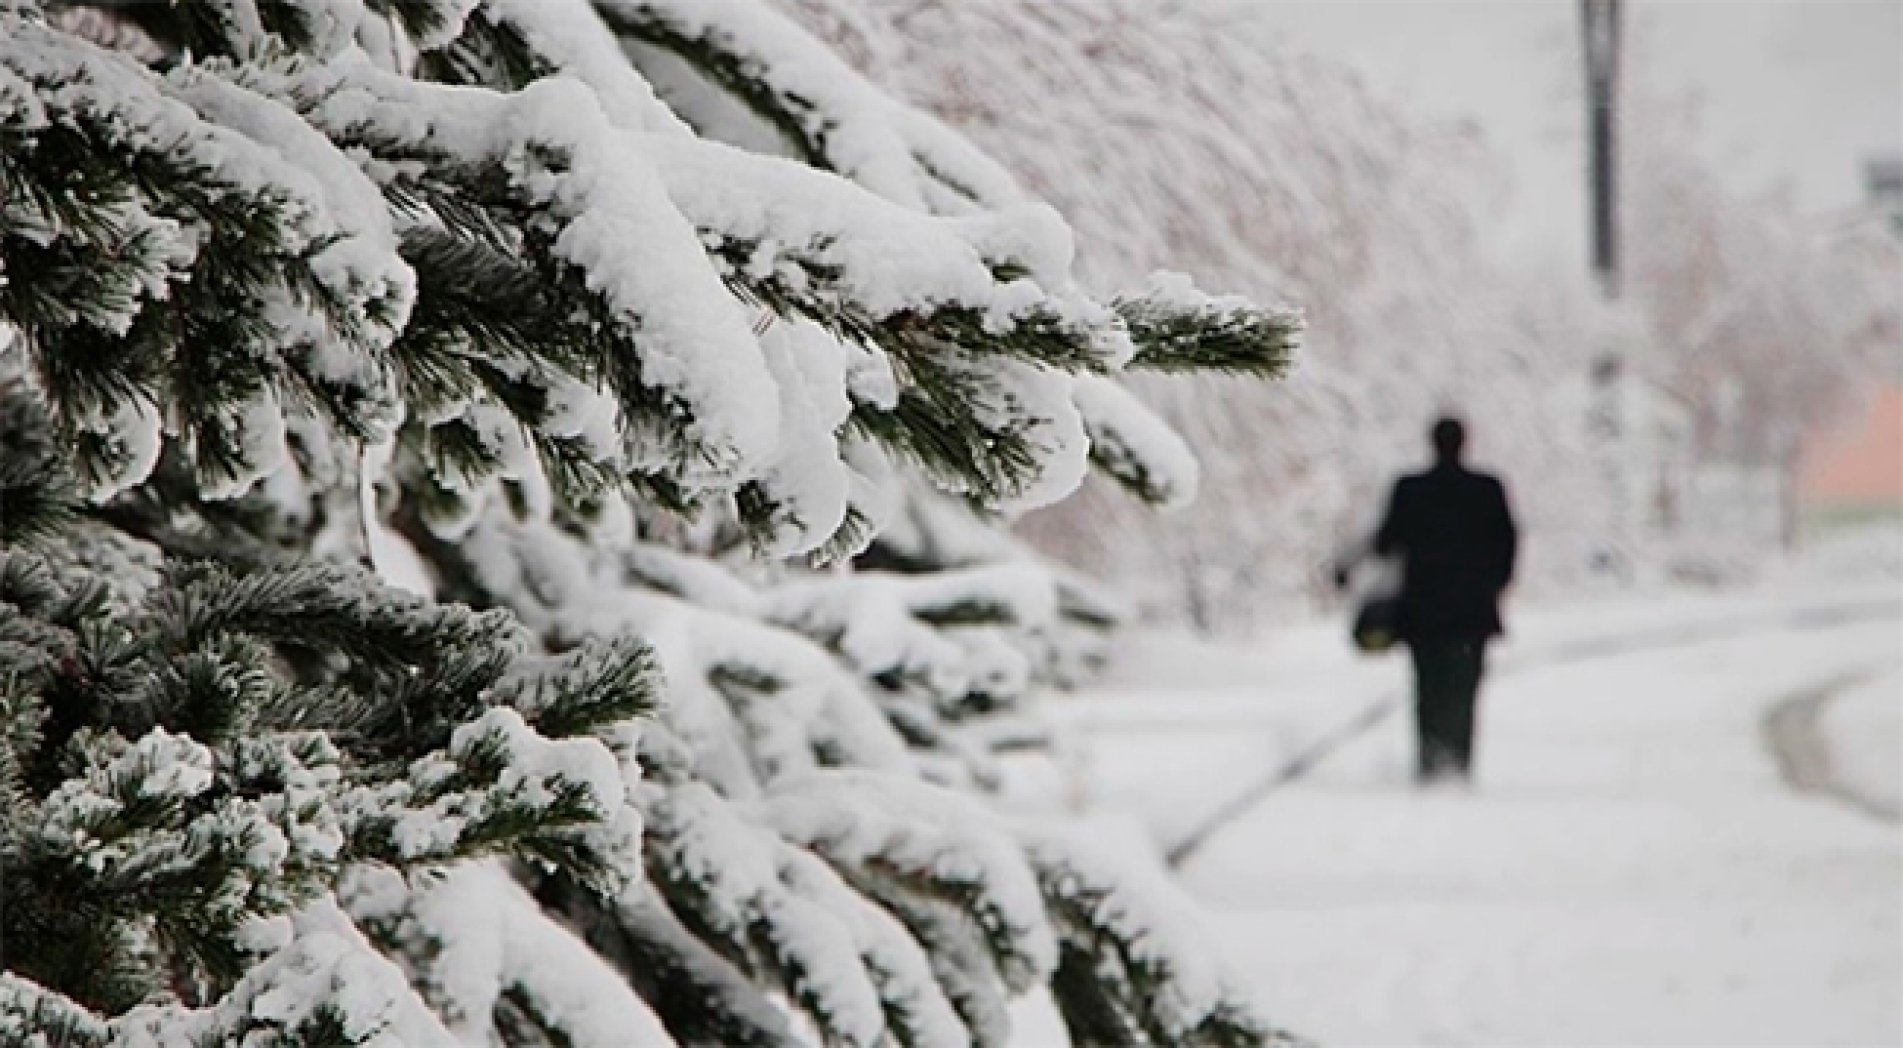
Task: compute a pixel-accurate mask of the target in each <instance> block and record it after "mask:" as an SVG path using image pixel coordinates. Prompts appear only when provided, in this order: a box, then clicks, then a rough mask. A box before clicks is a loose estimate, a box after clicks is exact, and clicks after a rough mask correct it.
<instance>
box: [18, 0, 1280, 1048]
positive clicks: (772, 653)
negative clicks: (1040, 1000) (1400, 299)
mask: <svg viewBox="0 0 1903 1048" xmlns="http://www.w3.org/2000/svg"><path fill="white" fill-rule="evenodd" d="M1069 264H1070V246H1069V240H1068V233H1067V231H1066V230H1065V228H1064V226H1063V224H1062V222H1061V221H1060V220H1059V219H1058V218H1057V217H1056V216H1055V215H1054V214H1053V213H1052V212H1050V211H1049V209H1047V208H1044V207H1042V206H1041V205H1038V204H1036V203H1035V202H1034V201H1031V200H1029V199H1027V198H1026V197H1025V196H1024V195H1023V194H1022V193H1021V191H1020V190H1019V189H1018V188H1017V187H1016V186H1015V185H1014V184H1013V183H1012V181H1011V179H1010V178H1009V177H1008V176H1007V175H1005V173H1004V172H1002V171H1001V170H1000V169H998V168H997V167H996V166H995V165H994V164H992V163H990V162H989V161H988V160H986V159H985V158H984V157H982V156H981V155H979V154H977V153H976V152H975V151H973V150H972V149H971V148H970V147H968V146H967V145H965V144H964V143H963V142H962V141H961V140H960V139H958V138H957V137H956V136H955V135H953V134H951V133H950V132H949V131H947V130H946V129H945V128H943V127H942V126H940V125H939V124H937V123H935V122H934V121H932V120H930V119H928V118H926V117H924V116H922V115H920V114H919V113H917V112H915V111H913V110H910V109H908V108H906V107H905V106H903V105H901V104H899V103H898V102H896V101H894V100H892V99H891V98H889V97H887V96H884V95H882V94H880V93H878V92H877V91H875V90H872V89H871V88H869V87H868V86H867V85H866V84H865V83H864V82H863V81H861V80H860V79H859V78H858V77H856V76H855V75H853V74H852V73H851V72H850V71H849V70H847V69H846V68H845V67H844V66H842V65H841V64H840V63H839V62H838V61H837V60H836V59H835V58H834V57H833V56H832V55H830V54H829V53H828V52H827V51H826V50H825V49H824V48H823V47H821V46H819V45H817V44H816V43H815V42H814V41H813V40H812V39H810V38H809V37H807V36H806V35H804V34H803V33H801V32H800V31H798V30H797V29H796V28H795V27H794V26H793V25H792V24H791V23H789V22H787V21H786V20H785V19H783V18H782V17H780V16H779V15H778V14H776V13H775V12H774V11H773V10H772V9H771V8H770V7H767V6H764V5H763V4H760V3H757V2H723V0H691V2H689V0H679V2H637V0H595V2H593V3H590V2H589V0H268V2H267V0H172V2H170V3H138V2H116V0H91V2H79V0H0V450H3V451H4V455H0V801H3V802H4V804H3V806H0V873H3V875H4V878H5V880H4V882H3V883H4V888H5V891H4V896H3V897H0V965H3V966H4V971H3V972H0V1040H4V1041H5V1042H6V1043H9V1044H11V1043H27V1044H49V1045H68V1044H71V1045H91V1044H113V1045H176V1044H184V1043H193V1044H212V1043H240V1042H241V1043H245V1044H258V1045H263V1044H280V1045H318V1044H323V1045H372V1044H374V1045H379V1046H383V1045H398V1044H402V1045H410V1044H417V1045H434V1044H444V1045H447V1044H468V1043H476V1044H508V1045H591V1046H624V1045H629V1044H643V1045H645V1044H664V1043H669V1042H674V1043H683V1044H723V1045H741V1044H760V1045H767V1044H783V1043H799V1042H803V1041H819V1042H823V1043H837V1044H846V1045H872V1044H884V1043H897V1044H906V1045H957V1044H973V1043H976V1044H1000V1043H1003V1042H1004V1041H1006V1040H1007V1038H1008V1036H1009V1028H1008V1015H1007V1010H1006V1008H1007V1003H1008V1001H1009V1000H1010V999H1011V998H1012V997H1013V996H1014V995H1017V994H1021V993H1024V992H1027V991H1030V990H1032V989H1034V988H1036V987H1039V986H1044V987H1048V988H1049V992H1050V993H1051V995H1052V997H1053V998H1054V1000H1055V1002H1056V1005H1057V1007H1058V1009H1059V1010H1060V1011H1061V1013H1062V1015H1063V1017H1064V1019H1065V1021H1066V1023H1067V1024H1068V1026H1069V1027H1070V1030H1071V1032H1072V1035H1073V1037H1074V1039H1076V1040H1077V1041H1078V1042H1080V1043H1119V1044H1121V1043H1220V1044H1257V1043H1263V1042H1269V1041H1279V1040H1281V1039H1283V1037H1284V1035H1282V1034H1280V1033H1278V1032H1276V1031H1274V1030H1273V1029H1272V1028H1271V1027H1269V1026H1267V1025H1265V1024H1264V1023H1263V1022H1262V1021H1261V1020H1260V1019H1259V1018H1256V1017H1255V1016H1253V1015H1251V1014H1250V1013H1249V1011H1248V1009H1247V1008H1246V1007H1245V1006H1244V1005H1243V1004H1242V1003H1241V1002H1239V1001H1238V1000H1236V998H1235V997H1234V995H1233V994H1232V993H1231V991H1230V990H1229V988H1228V987H1227V985H1226V983H1225V982H1224V980H1223V978H1222V976H1221V974H1220V972H1218V971H1216V970H1215V969H1214V967H1212V966H1211V965H1210V964H1209V962H1208V959H1207V958H1206V957H1203V956H1201V955H1200V953H1199V950H1198V947H1197V944H1196V943H1195V942H1194V941H1193V938H1192V937H1191V936H1189V935H1186V934H1185V933H1184V932H1183V931H1182V930H1181V929H1180V928H1179V927H1177V926H1176V924H1175V918H1173V917H1172V915H1171V905H1170V901H1169V897H1168V891H1167V889H1166V888H1159V887H1158V886H1155V885H1146V884H1144V883H1143V880H1142V878H1141V877H1140V876H1139V877H1126V876H1125V875H1123V874H1122V873H1121V872H1120V871H1119V870H1118V869H1117V864H1116V863H1115V862H1114V857H1109V858H1107V857H1105V856H1100V855H1093V854H1091V853H1090V852H1089V850H1088V849H1087V848H1086V847H1085V846H1084V845H1083V844H1081V843H1080V842H1078V841H1076V840H1073V839H1070V838H1067V837H1066V836H1065V835H1064V834H1063V832H1062V831H1061V829H1059V828H1054V827H1049V826H1041V825H1036V824H1033V823H1030V822H1027V821H1026V820H1023V819H1020V818H1012V817H1007V816H1006V815H1004V814H1002V813H1000V812H998V811H997V810H996V809H994V808H992V807H989V806H988V805H987V804H986V803H985V802H984V800H983V799H982V796H980V795H978V794H976V793H974V792H973V791H972V790H970V789H962V788H959V787H962V786H975V787H978V788H980V789H982V787H983V785H984V784H985V782H986V781H987V779H988V770H987V762H986V749H987V746H988V745H989V743H988V741H987V736H986V734H985V731H984V730H983V724H982V723H981V722H982V721H983V718H982V717H980V716H979V714H981V713H984V712H987V711H995V710H997V709H1001V708H1009V707H1011V706H1012V705H1013V704H1014V703H1015V702H1016V700H1017V699H1018V698H1019V697H1020V696H1021V695H1022V694H1023V693H1024V692H1025V691H1026V689H1027V688H1028V687H1029V686H1030V685H1031V684H1032V683H1033V682H1034V681H1036V680H1039V679H1045V678H1049V677H1054V676H1057V675H1059V674H1061V673H1062V672H1064V667H1065V666H1066V656H1065V653H1066V652H1067V651H1070V650H1072V649H1071V646H1070V645H1068V644H1067V643H1066V641H1065V636H1066V633H1067V631H1069V630H1071V629H1073V628H1075V627H1077V626H1079V625H1080V624H1088V625H1095V626H1102V625H1104V624H1106V623H1107V621H1108V619H1109V618H1110V613H1109V612H1108V611H1107V610H1105V608H1104V607H1103V606H1102V602H1101V601H1098V600H1094V599H1092V598H1090V597H1089V596H1088V593H1089V591H1088V588H1087V587H1086V586H1084V585H1082V584H1081V583H1078V582H1076V581H1074V580H1068V579H1063V578H1060V577H1059V576H1058V575H1056V574H1054V573H1051V572H1048V571H1044V570H1041V569H1038V568H1037V567H1036V564H1035V562H1034V561H1032V560H1030V559H1028V558H1026V557H1025V556H1024V555H1023V554H1022V553H1020V552H1018V551H1015V550H1014V549H1013V548H1012V547H1010V545H1009V544H1008V543H1002V542H997V541H993V542H989V543H987V542H984V541H977V540H974V539H973V537H972V536H976V535H983V534H984V533H985V529H986V527H987V525H986V516H985V515H987V514H999V513H1010V512H1015V511H1017V510H1021V509H1023V508H1026V507H1029V506H1035V505H1039V504H1044V503H1048V502H1049V501H1052V500H1054V499H1058V498H1061V497H1063V496H1064V495H1065V494H1066V493H1067V492H1068V491H1070V490H1071V489H1072V488H1073V487H1074V486H1075V485H1076V483H1077V481H1078V479H1079V478H1080V477H1081V475H1082V474H1083V472H1084V471H1085V469H1086V468H1087V463H1089V462H1092V461H1094V462H1095V463H1096V464H1097V465H1099V466H1100V467H1102V468H1103V469H1105V470H1106V471H1108V472H1110V473H1111V474H1112V475H1114V476H1116V477H1117V478H1118V479H1120V480H1122V481H1123V482H1125V483H1126V484H1127V485H1129V486H1130V487H1132V488H1133V490H1135V491H1136V492H1137V493H1138V494H1139V495H1140V496H1142V497H1144V498H1147V499H1150V500H1153V501H1159V502H1176V501H1180V500H1182V499H1183V498H1185V497H1186V496H1187V495H1188V493H1189V492H1190V491H1191V490H1192V489H1193V485H1194V463H1193V461H1192V460H1190V459H1189V457H1188V456H1187V455H1186V454H1185V453H1184V452H1183V450H1182V445H1181V444H1180V442H1178V441H1176V440H1174V438H1173V437H1172V436H1171V435H1170V434H1169V433H1168V430H1167V429H1166V428H1164V427H1163V426H1162V425H1161V424H1160V423H1158V422H1157V421H1156V420H1155V419H1154V417H1153V416H1150V415H1149V414H1148V413H1147V412H1146V411H1145V410H1144V409H1143V408H1142V407H1141V405H1140V404H1139V403H1138V402H1137V401H1135V400H1134V399H1133V398H1131V397H1130V396H1129V395H1128V394H1126V393H1124V392H1123V390H1122V389H1121V387H1120V386H1119V385H1118V382H1117V376H1118V375H1119V373H1121V372H1123V371H1126V370H1129V369H1142V368H1148V369H1152V370H1160V371H1175V370H1185V369H1201V368H1210V367H1215V368H1223V369H1228V370H1241V371H1246V372H1253V373H1261V374H1274V373H1277V372H1279V371H1280V370H1281V369H1282V368H1283V367H1284V366H1285V364H1286V360H1287V355H1288V353H1289V351H1290V349H1291V348H1292V345H1293V343H1294V340H1295V338H1296V335H1297V321H1296V320H1295V319H1294V317H1293V316H1291V315H1290V314H1287V313H1284V312H1277V311H1272V310H1261V309H1258V308H1256V307H1253V306H1251V305H1249V304H1247V303H1244V302H1240V301H1237V300H1233V299H1215V298H1209V297H1206V296H1203V295H1201V294H1200V293H1198V292H1195V291H1194V290H1193V289H1191V288H1189V287H1188V285H1187V284H1186V283H1185V282H1183V281H1180V280H1176V279H1160V280H1158V281H1156V282H1154V284H1153V286H1152V287H1150V288H1149V289H1146V290H1145V291H1143V292H1141V293H1139V294H1136V295H1133V296H1128V297H1125V298H1120V299H1116V300H1113V301H1112V302H1110V303H1109V304H1103V303H1099V302H1098V301H1096V300H1094V299H1092V298H1091V297H1090V296H1088V295H1087V294H1086V293H1085V292H1084V291H1083V290H1082V289H1081V288H1079V287H1078V286H1077V284H1076V282H1075V281H1074V280H1073V279H1072V277H1071V276H1070V275H1069ZM882 529H885V530H886V534H887V539H886V541H885V542H884V544H882V545H881V546H879V547H877V548H873V549H868V544H869V543H870V542H871V541H872V540H873V538H874V536H876V535H878V534H879V533H880V532H881V530H882ZM854 558H862V565H861V566H860V567H859V568H858V569H856V570H855V568H854V565H853V561H854ZM406 591H407V592H406ZM993 734H994V735H995V733H993Z"/></svg>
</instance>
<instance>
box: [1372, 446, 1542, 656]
mask: <svg viewBox="0 0 1903 1048" xmlns="http://www.w3.org/2000/svg"><path fill="white" fill-rule="evenodd" d="M1517 546H1518V535H1517V533H1516V532H1515V530H1514V527H1513V514H1512V512H1511V511H1509V510H1508V509H1507V496H1506V489H1505V488H1504V487H1502V486H1501V484H1500V482H1499V481H1498V480H1497V479H1495V478H1493V477H1491V476H1488V475H1487V474H1485V473H1475V472H1473V471H1471V470H1469V469H1467V468H1466V467H1464V466H1461V465H1458V464H1450V463H1442V464H1440V465H1437V466H1435V467H1434V468H1433V469H1430V470H1428V471H1427V472H1425V473H1416V474H1413V475H1410V476H1405V477H1402V478H1401V479H1400V480H1398V481H1396V482H1395V485H1394V494H1393V496H1392V497H1391V498H1389V500H1388V512H1387V516H1386V517H1385V518H1384V519H1383V520H1382V521H1381V530H1380V531H1378V532H1376V533H1375V538H1374V548H1375V552H1376V553H1378V554H1380V555H1382V556H1397V555H1398V556H1399V557H1400V558H1401V564H1402V582H1401V610H1400V622H1399V624H1398V630H1397V632H1398V633H1399V635H1400V636H1401V638H1402V639H1404V640H1408V641H1421V642H1427V643H1436V642H1449V641H1468V640H1484V639H1485V638H1487V637H1492V636H1497V635H1499V634H1500V633H1501V625H1500V592H1501V591H1502V590H1504V589H1506V586H1507V583H1508V582H1509V581H1511V580H1512V578H1513V558H1514V554H1515V552H1516V549H1517Z"/></svg>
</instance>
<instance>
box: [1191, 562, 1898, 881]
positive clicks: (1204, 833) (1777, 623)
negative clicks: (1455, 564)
mask: <svg viewBox="0 0 1903 1048" xmlns="http://www.w3.org/2000/svg"><path fill="white" fill-rule="evenodd" d="M1899 616H1903V605H1899V604H1898V603H1897V601H1895V600H1890V599H1879V600H1872V599H1863V600H1855V601H1837V602H1831V603H1824V604H1814V605H1808V606H1803V607H1798V608H1792V609H1783V610H1778V611H1775V612H1772V613H1769V614H1759V615H1751V616H1740V617H1738V618H1735V619H1718V620H1707V621H1704V622H1693V623H1686V624H1684V625H1679V626H1667V627H1652V628H1649V629H1645V630H1634V631H1631V632H1627V633H1614V634H1610V635H1606V636H1600V637H1591V638H1587V639H1584V640H1576V641H1570V642H1563V643H1560V644H1557V645H1554V646H1552V647H1550V648H1547V649H1544V650H1542V651H1538V652H1529V653H1527V654H1526V655H1523V656H1521V657H1519V658H1504V659H1500V660H1498V661H1496V662H1495V663H1494V666H1493V669H1492V672H1491V674H1490V675H1491V676H1492V677H1494V678H1495V679H1498V678H1499V677H1502V676H1517V675H1518V674H1521V673H1525V672H1527V671H1529V670H1537V669H1546V668H1549V667H1553V666H1562V665H1567V664H1569V663H1577V662H1590V661H1592V660H1594V659H1604V658H1613V657H1616V656H1620V655H1635V654H1640V653H1643V652H1650V651H1658V650H1662V649H1666V648H1675V647H1688V646H1690V645H1693V644H1702V643H1705V642H1707V641H1714V640H1725V639H1728V638H1732V637H1743V636H1748V635H1750V634H1753V633H1764V632H1782V631H1794V630H1805V631H1807V630H1827V629H1833V628H1836V627H1838V626H1849V625H1855V624H1858V623H1864V622H1876V621H1881V620H1884V619H1893V618H1898V617H1899ZM1848 683H1849V682H1847V681H1844V680H1842V679H1839V680H1837V681H1836V682H1835V683H1834V684H1833V685H1831V686H1827V688H1826V689H1822V690H1823V692H1824V695H1823V698H1827V697H1828V696H1829V695H1830V694H1834V693H1835V692H1836V691H1838V690H1841V689H1842V688H1843V687H1845V686H1847V685H1848ZM1819 690H1820V689H1808V690H1807V691H1806V692H1805V693H1804V695H1802V696H1799V697H1798V698H1799V699H1802V698H1807V697H1808V698H1817V696H1816V695H1815V694H1814V693H1815V692H1817V691H1819ZM1409 695H1410V692H1408V691H1406V690H1403V689H1396V690H1393V691H1389V692H1386V693H1384V694H1382V695H1381V696H1380V697H1379V698H1377V699H1375V700H1374V701H1373V702H1371V703H1369V704H1368V705H1367V706H1366V707H1364V708H1363V709H1362V710H1361V711H1360V712H1358V713H1356V714H1355V715H1354V716H1353V717H1350V718H1348V719H1347V720H1345V721H1343V722H1342V723H1340V724H1339V725H1337V726H1336V727H1334V728H1332V729H1330V730H1329V731H1326V732H1323V733H1322V734H1321V735H1320V736H1319V737H1317V738H1315V739H1313V740H1311V741H1310V742H1309V743H1308V744H1307V745H1306V746H1303V747H1302V748H1301V749H1300V750H1298V751H1297V752H1296V753H1295V755H1294V756H1293V757H1290V758H1289V759H1288V760H1286V761H1283V762H1282V763H1281V764H1279V765H1277V766H1276V767H1275V768H1273V769H1271V770H1270V771H1269V772H1268V773H1267V774H1264V775H1262V776H1260V777H1258V778H1256V779H1253V780H1251V781H1250V782H1249V783H1248V784H1247V785H1245V786H1244V787H1243V788H1242V789H1240V790H1238V791H1237V792H1236V793H1235V794H1234V795H1233V796H1231V797H1230V799H1229V800H1227V801H1225V802H1223V803H1222V804H1220V805H1217V806H1216V808H1215V810H1214V811H1212V812H1211V813H1210V814H1209V815H1208V816H1207V817H1205V818H1204V819H1203V820H1202V821H1201V822H1199V823H1197V824H1196V826H1195V827H1194V828H1192V829H1191V830H1190V831H1189V832H1188V833H1187V834H1184V835H1183V837H1182V839H1181V840H1179V841H1177V842H1176V843H1175V844H1173V845H1171V846H1170V847H1169V849H1168V850H1167V851H1165V852H1164V859H1165V861H1167V862H1168V863H1169V866H1170V868H1171V869H1182V868H1183V867H1184V866H1185V865H1186V864H1188V862H1189V860H1190V859H1192V858H1194V857H1195V856H1196V854H1197V853H1198V852H1200V851H1201V850H1202V849H1203V848H1204V847H1206V846H1207V845H1208V844H1209V842H1210V841H1211V840H1213V839H1214V838H1215V837H1216V835H1217V834H1219V833H1221V832H1222V831H1224V830H1226V829H1228V828H1229V827H1230V826H1231V825H1233V824H1234V823H1235V822H1236V821H1237V820H1239V819H1241V818H1242V817H1243V816H1244V815H1247V814H1248V813H1249V812H1250V811H1252V810H1254V808H1255V807H1256V806H1257V805H1259V804H1261V803H1262V802H1263V801H1264V800H1266V799H1267V798H1268V797H1269V795H1270V794H1272V793H1274V792H1275V791H1276V790H1279V789H1281V788H1282V787H1284V786H1286V785H1288V784H1289V783H1291V782H1294V781H1296V780H1297V779H1300V778H1301V777H1302V776H1304V775H1307V774H1308V773H1309V772H1310V771H1312V770H1314V769H1315V767H1316V766H1317V765H1319V764H1321V763H1322V762H1323V761H1325V760H1327V759H1328V758H1329V757H1330V756H1333V755H1334V754H1335V753H1336V752H1338V751H1339V750H1341V749H1342V748H1343V747H1345V746H1347V745H1348V744H1349V743H1352V742H1354V741H1355V740H1356V739H1359V738H1361V737H1362V736H1364V735H1366V734H1367V733H1368V732H1370V731H1372V730H1374V729H1375V728H1376V727H1377V726H1379V725H1380V724H1381V723H1382V722H1383V721H1385V720H1387V718H1388V717H1390V716H1392V715H1394V714H1395V713H1398V712H1400V711H1401V710H1402V709H1403V708H1404V707H1405V706H1406V704H1407V700H1408V698H1409ZM1821 701H1822V699H1821V698H1817V701H1816V702H1813V703H1812V707H1813V708H1812V709H1811V710H1810V712H1809V713H1808V715H1807V716H1808V717H1809V719H1810V722H1811V723H1810V730H1811V732H1812V734H1813V735H1814V734H1815V717H1816V709H1815V707H1816V706H1817V705H1820V704H1821ZM1768 730H1769V729H1768V728H1767V731H1768ZM1786 730H1787V731H1792V730H1797V729H1795V728H1792V729H1786ZM1816 744H1817V745H1819V746H1821V745H1822V741H1821V739H1818V740H1816ZM1776 752H1777V750H1776V747H1775V745H1773V753H1774V754H1775V753H1776ZM1807 759H1809V758H1807ZM1782 761H1783V758H1782V757H1779V762H1780V767H1782V766H1783V764H1782ZM1833 796H1841V797H1846V798H1848V797H1849V796H1850V795H1849V794H1848V793H1847V792H1846V791H1841V788H1840V790H1839V792H1836V793H1833ZM1850 803H1852V804H1856V805H1858V806H1859V807H1860V808H1862V809H1863V810H1865V811H1870V810H1872V809H1871V808H1870V807H1869V805H1867V804H1866V803H1864V801H1863V800H1862V799H1860V798H1858V799H1851V800H1850ZM1879 817H1880V818H1890V819H1894V818H1895V816H1894V815H1889V816H1879Z"/></svg>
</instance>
